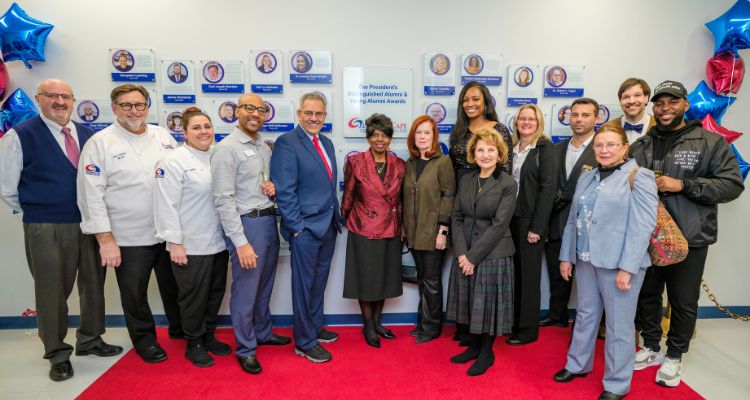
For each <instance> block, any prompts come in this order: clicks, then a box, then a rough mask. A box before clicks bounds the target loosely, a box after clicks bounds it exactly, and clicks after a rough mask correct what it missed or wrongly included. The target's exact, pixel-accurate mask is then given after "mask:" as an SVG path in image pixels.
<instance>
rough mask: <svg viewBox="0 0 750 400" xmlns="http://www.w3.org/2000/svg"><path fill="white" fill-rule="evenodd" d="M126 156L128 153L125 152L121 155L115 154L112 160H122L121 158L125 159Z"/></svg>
mask: <svg viewBox="0 0 750 400" xmlns="http://www.w3.org/2000/svg"><path fill="white" fill-rule="evenodd" d="M127 154H128V153H126V152H124V151H123V152H122V153H117V154H115V155H113V156H112V158H114V159H115V160H122V159H123V158H125V156H126V155H127Z"/></svg>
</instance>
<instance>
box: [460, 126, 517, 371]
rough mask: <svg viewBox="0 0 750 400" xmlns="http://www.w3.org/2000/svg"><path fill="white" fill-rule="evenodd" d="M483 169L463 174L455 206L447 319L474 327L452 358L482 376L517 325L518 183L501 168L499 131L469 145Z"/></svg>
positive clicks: (503, 150)
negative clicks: (514, 225)
mask: <svg viewBox="0 0 750 400" xmlns="http://www.w3.org/2000/svg"><path fill="white" fill-rule="evenodd" d="M467 150H468V151H467V158H468V160H469V162H470V163H472V164H473V163H476V164H477V165H478V166H479V169H478V170H474V171H471V172H468V173H466V174H464V176H463V178H461V182H460V183H459V186H458V187H459V189H458V195H457V196H456V200H455V202H454V204H453V216H452V232H453V233H452V238H453V250H454V251H453V253H454V256H455V257H456V258H454V260H453V265H452V267H451V273H450V281H449V283H448V319H452V320H454V321H456V324H465V325H466V326H468V327H469V333H470V335H469V348H468V349H466V351H464V352H463V353H461V354H459V355H457V356H455V357H452V358H451V362H453V363H457V364H463V363H466V362H469V361H470V360H473V359H476V361H475V362H474V363H473V364H472V365H471V367H469V370H468V374H469V375H471V376H474V375H481V374H483V373H484V372H485V371H487V368H489V367H490V366H491V365H492V364H493V363H494V361H495V355H494V353H493V352H492V345H493V343H494V342H495V337H496V336H498V335H504V334H506V333H510V331H511V328H512V325H513V252H514V251H515V248H514V247H513V238H512V237H511V234H510V219H511V217H512V216H513V211H514V210H515V206H516V191H517V190H518V185H517V184H516V181H514V180H513V178H511V176H510V175H508V174H507V173H505V172H503V171H502V164H504V163H505V162H506V161H507V159H508V146H507V145H506V144H505V142H504V141H503V139H502V138H501V136H500V134H499V133H498V132H497V131H496V130H494V129H491V128H490V129H481V130H479V131H477V132H475V133H474V135H472V137H471V139H469V143H468V145H467Z"/></svg>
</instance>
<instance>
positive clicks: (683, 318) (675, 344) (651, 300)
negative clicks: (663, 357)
mask: <svg viewBox="0 0 750 400" xmlns="http://www.w3.org/2000/svg"><path fill="white" fill-rule="evenodd" d="M707 255H708V246H704V247H691V248H690V250H689V252H688V256H687V258H685V260H683V261H682V262H680V263H677V264H673V265H668V266H666V267H657V266H652V267H649V269H648V270H647V271H646V277H645V279H644V281H643V287H642V288H641V293H640V296H639V297H638V309H639V311H640V313H639V316H640V323H641V327H642V331H641V336H642V337H643V345H644V346H646V347H648V348H650V349H651V350H654V351H659V341H660V340H661V335H662V330H661V310H662V301H663V300H662V293H663V292H664V287H665V286H666V288H667V298H668V300H669V304H670V305H671V307H672V316H671V320H670V323H669V333H668V334H667V356H669V357H670V358H678V359H679V358H681V357H682V354H683V353H687V352H688V348H689V347H690V338H691V337H692V336H693V331H694V330H695V320H696V318H697V317H698V298H699V297H700V293H701V287H700V284H701V278H702V277H703V269H704V267H705V265H706V256H707Z"/></svg>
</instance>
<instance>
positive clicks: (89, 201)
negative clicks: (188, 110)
mask: <svg viewBox="0 0 750 400" xmlns="http://www.w3.org/2000/svg"><path fill="white" fill-rule="evenodd" d="M110 98H111V100H112V112H113V113H114V114H115V116H116V117H117V120H116V121H115V122H114V123H113V124H112V125H110V126H108V127H107V128H105V129H103V130H101V131H99V133H97V134H96V135H94V137H92V138H91V140H89V141H88V142H87V143H86V145H85V146H84V147H83V150H82V151H81V161H80V167H79V168H78V207H79V208H80V209H81V216H82V219H83V221H82V222H81V229H82V230H83V232H84V233H88V234H94V235H95V236H96V240H97V242H98V243H99V254H100V256H101V263H102V266H103V267H111V268H114V269H115V274H116V276H117V285H118V286H119V288H120V299H121V301H122V309H123V311H124V313H125V324H126V325H127V327H128V333H129V334H130V340H131V341H132V342H133V347H135V350H136V352H137V353H138V355H139V356H140V357H141V358H142V359H143V361H145V362H148V363H156V362H160V361H164V360H166V359H167V353H166V352H164V350H163V349H162V348H161V347H160V346H159V344H158V343H157V340H156V324H155V322H154V316H153V315H152V314H151V308H150V307H149V304H148V297H147V291H148V282H149V280H150V277H151V270H152V269H153V270H154V272H155V273H156V281H157V283H158V286H159V292H160V294H161V299H162V303H163V305H164V311H165V314H166V316H167V320H168V321H169V336H170V337H172V338H184V335H183V332H182V327H181V325H180V312H179V307H178V305H177V283H176V281H175V278H174V274H173V273H172V269H171V267H170V265H169V254H168V253H167V251H166V246H165V244H164V242H163V241H161V240H160V239H158V238H157V237H156V228H155V226H154V213H153V208H152V206H153V198H152V197H153V188H154V179H155V175H156V178H157V179H158V177H159V174H158V171H157V173H156V174H155V173H154V170H155V166H156V162H157V161H159V160H160V159H162V158H163V157H164V156H165V155H166V153H167V152H168V151H170V150H173V149H174V148H175V147H176V146H177V143H176V142H175V140H174V138H172V135H170V134H169V132H168V131H167V130H166V129H164V128H161V127H158V126H154V125H149V124H147V123H146V118H147V116H148V91H146V89H145V88H144V87H143V86H136V85H132V84H126V85H122V86H118V87H116V88H114V89H113V90H112V93H111V95H110Z"/></svg>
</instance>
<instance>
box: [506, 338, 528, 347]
mask: <svg viewBox="0 0 750 400" xmlns="http://www.w3.org/2000/svg"><path fill="white" fill-rule="evenodd" d="M533 342H536V340H524V339H519V338H516V337H509V338H507V339H505V343H507V344H509V345H511V346H523V345H525V344H529V343H533Z"/></svg>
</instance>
